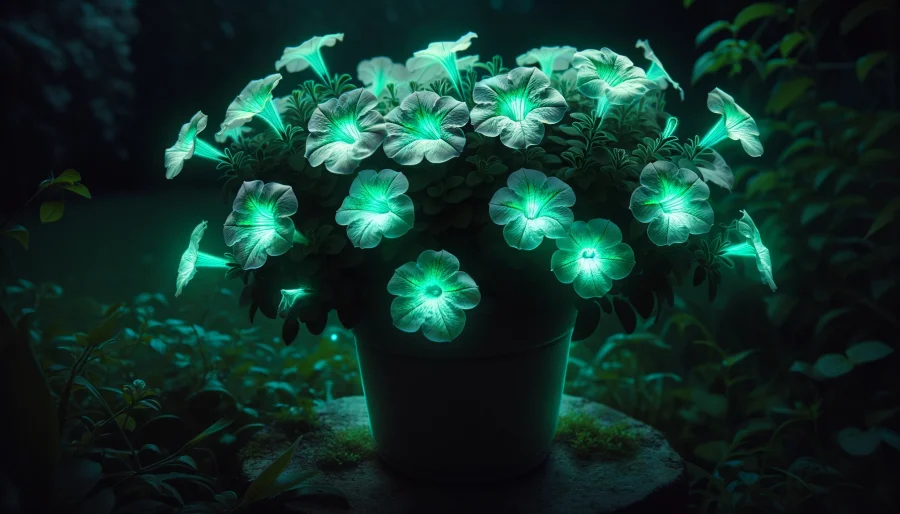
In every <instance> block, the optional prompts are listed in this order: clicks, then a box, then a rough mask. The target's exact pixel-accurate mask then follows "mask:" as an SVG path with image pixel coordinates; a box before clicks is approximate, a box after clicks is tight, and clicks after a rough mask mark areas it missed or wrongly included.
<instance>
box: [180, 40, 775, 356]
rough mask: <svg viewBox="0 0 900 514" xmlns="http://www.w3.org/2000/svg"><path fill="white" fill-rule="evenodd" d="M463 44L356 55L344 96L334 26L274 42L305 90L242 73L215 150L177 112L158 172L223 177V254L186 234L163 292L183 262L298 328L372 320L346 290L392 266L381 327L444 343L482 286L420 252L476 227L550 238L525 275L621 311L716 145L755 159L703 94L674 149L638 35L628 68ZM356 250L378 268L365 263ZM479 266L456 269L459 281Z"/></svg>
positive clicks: (592, 55)
mask: <svg viewBox="0 0 900 514" xmlns="http://www.w3.org/2000/svg"><path fill="white" fill-rule="evenodd" d="M477 37H478V36H477V34H475V33H473V32H469V33H467V34H465V35H463V36H462V37H460V38H459V39H458V40H456V41H445V42H435V43H431V44H429V45H427V47H426V48H424V49H423V50H419V51H417V52H415V53H414V54H413V56H412V57H410V58H409V59H407V60H406V61H405V63H403V61H399V62H395V61H394V60H392V59H391V58H389V57H385V56H377V57H373V58H370V59H366V60H363V61H361V62H360V63H359V65H358V66H357V69H356V74H357V79H358V81H359V84H360V86H359V87H357V86H356V85H355V84H354V83H353V78H352V77H351V76H349V75H344V74H336V75H334V74H331V73H330V71H329V67H328V66H327V63H326V60H325V57H326V55H327V54H328V53H329V52H332V51H334V50H328V52H325V53H323V49H326V48H330V47H334V46H336V45H337V43H340V42H342V41H343V40H344V34H343V33H337V34H328V35H324V36H316V37H313V38H310V39H309V40H307V41H305V42H304V43H302V44H300V45H299V46H294V47H287V48H285V49H284V52H283V54H282V56H281V58H280V59H279V60H278V61H277V62H276V63H275V69H276V71H281V72H283V73H298V74H300V73H307V74H308V76H309V77H312V78H309V79H306V80H305V81H304V82H302V83H301V84H300V86H299V87H298V88H296V89H294V90H292V91H290V92H289V94H286V95H284V96H275V90H276V88H277V87H278V86H279V84H280V83H281V82H282V79H283V77H282V75H281V74H279V73H273V74H271V75H269V76H267V77H264V78H262V79H259V80H252V81H250V82H249V83H248V84H247V86H246V87H245V88H244V89H243V90H242V91H241V92H240V93H239V94H238V95H237V96H236V97H235V99H234V101H233V102H232V103H231V105H229V106H228V107H227V109H226V110H225V116H224V120H223V121H222V123H221V129H220V131H219V132H218V133H217V134H216V137H215V140H216V141H217V142H219V143H227V144H228V146H227V147H226V148H224V149H222V150H219V149H217V148H216V147H215V146H213V145H212V144H210V143H207V142H205V141H204V140H203V139H201V138H200V137H199V135H200V133H201V132H202V131H203V130H204V129H205V128H206V126H207V120H208V117H207V116H206V115H205V114H203V113H202V112H197V113H196V114H195V115H194V116H193V117H192V118H191V119H190V121H189V122H188V123H185V124H184V125H183V126H182V127H181V129H180V131H179V133H178V136H177V139H176V142H175V144H174V145H173V146H172V147H170V148H168V149H167V150H166V152H165V165H166V176H167V177H168V178H170V179H171V178H174V177H176V176H177V175H179V174H180V173H181V172H182V170H183V168H184V166H185V163H186V161H188V160H189V159H191V158H192V157H194V156H198V157H202V158H204V159H207V160H212V161H214V162H215V163H216V166H217V168H219V169H222V170H224V174H225V177H226V184H225V189H226V193H228V194H234V195H235V198H234V202H233V212H232V213H231V214H230V215H229V216H228V218H227V219H226V220H225V222H224V227H223V235H224V240H225V243H226V244H227V245H228V246H229V247H230V248H231V253H230V254H228V256H227V259H222V258H215V257H212V256H208V255H206V254H203V253H202V252H200V251H199V244H200V239H201V238H202V236H203V234H204V232H205V230H206V228H207V222H203V223H201V224H200V225H198V226H197V227H196V228H195V229H194V231H193V233H192V235H191V238H190V244H189V247H188V249H187V251H185V253H184V255H183V257H182V260H181V263H180V265H179V270H178V278H177V283H176V286H177V294H180V293H181V291H182V289H183V287H184V286H185V285H186V284H187V282H188V281H190V280H191V279H192V278H193V277H194V275H195V274H196V272H197V268H199V267H220V268H227V269H228V274H229V276H243V277H244V280H245V283H246V284H247V285H246V288H248V289H247V291H245V294H244V295H243V297H244V298H245V299H249V301H250V302H251V304H252V305H251V309H252V310H254V311H255V310H256V309H259V310H260V311H261V312H263V313H264V314H266V315H267V316H275V315H276V314H277V315H280V316H281V317H284V318H285V319H286V320H289V321H291V322H293V323H295V324H296V320H297V319H299V320H300V321H303V322H305V323H306V324H307V326H308V327H309V328H310V330H311V331H315V330H317V329H318V328H317V327H323V326H324V319H325V317H326V316H327V315H328V312H329V311H330V310H335V309H336V310H338V313H339V315H340V316H341V320H342V321H344V322H345V324H347V325H348V327H349V326H352V325H353V324H354V323H355V322H357V321H358V320H359V319H360V318H365V317H366V316H377V315H378V313H367V312H361V311H360V309H359V308H358V305H359V301H357V300H356V299H355V297H354V294H356V295H358V292H357V293H354V292H353V291H354V286H353V285H351V284H352V281H353V280H360V279H362V278H366V279H372V277H375V276H380V275H377V274H376V271H375V270H376V268H377V266H376V264H377V263H378V262H383V261H392V260H394V259H399V260H398V261H397V262H403V261H408V262H406V264H403V265H402V266H399V267H396V268H395V271H394V273H393V277H392V278H390V280H386V281H384V282H381V284H382V286H381V287H384V288H386V290H387V291H386V292H387V293H389V294H390V295H393V296H394V299H393V303H392V304H391V306H390V315H391V317H392V319H393V322H394V325H395V326H396V327H397V328H398V329H400V330H402V331H405V332H416V331H421V332H422V334H423V335H424V337H425V338H427V339H428V340H431V341H435V342H448V341H452V340H454V339H455V338H457V337H458V336H459V335H460V334H461V333H462V331H463V328H464V326H465V322H466V314H465V312H464V311H465V310H468V309H473V308H476V307H477V306H478V304H479V303H480V301H481V294H482V293H481V291H480V289H479V287H478V285H477V284H476V281H475V279H473V277H472V276H470V275H469V274H467V273H464V272H462V271H460V259H459V258H457V257H456V256H455V255H454V254H453V253H451V252H450V251H448V250H446V249H442V250H440V251H436V250H435V249H437V248H450V249H451V250H452V251H453V252H454V253H456V254H457V255H460V256H461V257H462V258H463V260H466V259H469V258H470V257H471V256H472V255H474V253H473V251H472V250H473V248H474V247H478V246H480V245H481V243H480V242H478V241H479V240H477V239H476V238H471V239H468V240H467V236H468V235H467V236H463V237H462V238H460V237H446V238H445V237H444V235H445V234H459V231H463V233H464V231H466V230H467V229H469V227H480V228H478V230H473V231H472V235H475V234H476V233H477V234H483V235H486V236H487V237H493V238H500V237H502V239H503V240H504V241H505V243H506V245H505V246H508V247H510V248H512V249H514V250H513V251H521V252H532V253H531V254H530V256H529V257H527V258H526V257H525V256H524V254H523V260H524V261H527V260H528V259H531V257H537V256H539V255H544V254H543V253H542V252H539V251H537V250H538V249H539V248H540V247H541V246H542V245H543V244H544V240H545V239H551V240H553V242H552V243H548V244H551V245H552V244H555V247H556V249H555V251H554V252H553V253H552V255H549V254H547V256H545V257H542V258H541V257H538V258H539V259H540V261H541V263H542V264H541V266H542V267H543V268H544V271H543V272H544V273H552V274H553V275H555V277H556V279H558V281H559V282H561V283H563V284H572V287H573V289H574V293H575V294H576V295H577V296H578V297H581V298H583V299H592V298H602V297H604V296H608V295H611V296H612V297H613V298H615V299H616V300H617V301H621V300H623V299H628V297H629V295H631V294H635V293H634V291H635V290H636V289H639V288H637V286H633V287H629V288H618V287H617V285H616V281H622V280H625V279H627V278H628V277H629V275H632V274H639V275H641V278H640V279H639V280H638V281H637V282H636V283H639V284H649V283H657V282H659V281H656V282H653V281H652V280H650V279H648V278H647V277H649V276H655V275H654V274H658V273H660V272H659V271H658V270H655V269H651V268H648V266H650V264H648V263H646V262H642V260H641V259H643V256H644V255H647V254H654V252H652V249H653V247H655V246H661V247H672V248H673V249H675V250H677V249H678V248H682V247H686V246H687V245H689V244H691V243H690V241H691V239H692V238H698V237H702V236H703V235H704V234H707V233H709V232H710V231H712V229H713V227H714V213H713V208H712V205H711V204H710V193H711V191H710V188H709V186H708V185H707V183H708V182H711V183H714V184H716V185H718V186H720V187H721V188H724V189H725V190H728V191H730V190H731V189H732V188H733V187H734V176H733V174H732V172H731V168H730V167H729V166H728V164H727V163H726V161H725V159H724V157H723V156H722V155H721V154H720V153H719V151H717V149H718V150H721V148H720V146H721V144H722V143H724V142H725V141H727V140H729V139H730V140H736V141H740V143H741V145H742V147H743V149H744V151H745V152H746V153H747V154H748V155H750V156H753V157H756V156H760V155H762V153H763V149H762V144H761V142H760V139H759V130H758V128H757V126H756V123H755V121H754V120H753V118H752V117H751V116H750V115H749V114H748V113H747V111H746V110H744V109H743V108H741V106H739V105H738V104H737V103H736V101H735V100H734V98H733V97H731V96H729V95H728V94H726V93H725V92H724V91H722V90H720V89H718V88H716V89H714V90H713V91H712V92H710V93H709V96H708V102H707V104H708V107H709V110H710V111H711V112H712V113H714V114H717V115H719V117H718V118H717V119H716V121H715V123H713V124H712V127H711V128H710V129H709V131H708V132H707V133H706V134H705V135H704V136H703V137H699V136H697V137H694V138H692V139H686V140H685V142H684V143H681V142H679V139H678V137H677V136H676V135H675V133H676V130H677V128H678V119H677V118H675V117H673V116H671V115H669V114H668V113H665V112H663V111H662V110H661V109H662V107H661V106H662V105H664V103H665V102H663V101H662V97H663V95H664V93H665V91H666V90H667V89H669V88H671V89H674V90H676V91H677V92H678V94H679V96H680V97H681V98H682V99H683V97H684V90H682V88H681V87H680V85H679V84H678V83H677V82H676V81H675V80H674V79H673V78H672V76H671V75H670V73H669V71H668V70H667V69H666V68H665V67H664V65H663V63H662V61H661V59H660V57H659V56H658V55H657V54H656V53H655V52H654V51H653V50H652V49H651V47H650V44H649V42H648V41H646V40H638V41H637V43H636V45H635V47H636V48H638V49H641V50H643V57H644V59H646V61H647V62H648V63H649V64H648V67H647V68H646V69H643V68H641V67H640V66H638V65H635V63H634V62H633V61H632V60H631V59H629V58H628V57H626V56H624V55H621V54H618V53H616V52H614V51H613V50H611V49H609V48H600V49H591V48H588V49H581V50H579V49H576V48H574V47H571V46H547V47H540V48H534V49H531V50H529V51H527V52H525V53H523V54H522V55H520V56H518V57H517V58H516V60H515V64H516V67H514V68H512V69H508V68H506V67H504V66H503V59H502V58H500V57H499V56H495V57H494V58H492V59H490V60H487V61H484V62H482V61H481V60H480V58H479V56H478V55H474V54H473V55H462V54H463V53H464V52H466V51H468V50H469V48H470V47H471V46H472V45H473V44H474V42H475V40H476V38H477ZM310 71H311V72H312V73H311V74H309V72H310ZM291 82H296V81H291ZM254 120H258V121H256V122H254ZM260 121H261V122H262V124H260V123H259V122H260ZM714 148H715V149H714ZM364 163H365V164H364ZM361 168H362V169H361ZM573 186H574V187H573ZM575 187H577V188H578V191H577V192H576V189H575ZM576 197H578V201H577V202H576ZM625 205H627V206H628V209H627V210H626V209H624V208H623V207H622V206H625ZM617 209H618V210H617ZM632 219H633V220H634V221H635V222H637V223H642V224H646V237H643V236H642V235H641V236H639V237H635V236H634V234H636V233H637V232H638V231H636V230H634V229H635V228H637V227H640V225H638V224H637V223H636V224H634V226H633V228H632V230H630V231H629V233H631V234H632V237H630V238H628V240H627V242H626V240H625V237H624V236H623V232H622V229H620V226H621V227H623V228H624V227H625V225H622V223H629V222H631V220H632ZM612 220H616V222H613V221H612ZM491 222H493V224H491ZM499 227H502V229H501V228H499ZM728 234H730V235H731V236H733V237H731V238H730V242H729V244H727V245H725V246H723V247H722V248H723V249H722V250H721V252H720V253H721V254H722V255H723V256H725V257H723V258H728V256H730V257H752V258H753V259H754V260H755V262H756V264H757V268H758V270H759V272H760V275H761V277H762V281H763V283H765V284H768V285H769V286H770V287H771V288H772V289H773V290H774V289H775V283H774V279H773V277H772V263H771V257H770V255H769V251H768V249H767V248H766V247H765V246H764V245H763V244H762V239H761V236H760V233H759V230H758V229H757V227H756V225H755V224H754V222H753V220H752V219H750V216H749V215H747V214H746V212H744V213H743V217H742V218H741V219H740V220H736V221H735V222H734V223H733V224H732V225H731V226H730V227H729V228H728ZM498 240H499V239H498ZM460 241H467V242H466V243H465V244H460ZM347 243H349V244H347ZM648 243H649V244H648ZM501 244H502V242H501ZM429 248H432V249H429ZM481 248H482V250H483V249H484V247H483V246H481ZM423 249H424V251H423ZM507 251H508V250H507ZM375 252H377V253H378V254H380V255H381V258H380V259H378V258H373V259H370V260H368V261H367V259H366V256H367V255H372V254H373V253H375ZM657 253H658V252H657ZM413 255H418V257H417V258H416V259H415V260H414V261H413V260H411V259H412V256H413ZM636 256H637V257H636ZM547 260H549V262H547ZM361 263H366V264H362V265H361ZM369 263H371V265H372V266H373V267H371V269H369ZM475 263H476V261H475V260H473V261H467V265H469V264H475ZM361 268H365V269H361ZM501 272H502V271H501ZM483 273H484V270H483V269H481V268H475V269H473V274H474V275H475V278H478V279H479V280H481V279H482V278H484V277H483V275H480V274H483ZM663 273H666V272H663ZM663 283H664V284H667V282H666V281H663ZM660 287H665V286H660ZM366 294H367V295H375V294H378V293H377V292H375V291H366ZM380 294H384V289H382V290H381V293H380ZM651 298H652V296H651ZM586 303H590V302H586ZM276 305H277V307H276ZM651 307H652V303H651ZM640 311H641V309H639V312H640ZM294 332H295V330H294Z"/></svg>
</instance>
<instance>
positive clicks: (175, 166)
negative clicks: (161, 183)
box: [166, 111, 209, 179]
mask: <svg viewBox="0 0 900 514" xmlns="http://www.w3.org/2000/svg"><path fill="white" fill-rule="evenodd" d="M208 120H209V117H208V116H207V115H205V114H203V111H197V113H196V114H194V115H193V116H191V120H190V121H188V122H187V123H185V124H184V125H182V126H181V129H180V130H179V131H178V139H177V140H175V144H174V145H172V146H171V147H169V148H167V149H166V178H167V179H173V178H175V177H177V176H178V174H179V173H181V170H182V168H183V167H184V161H186V160H188V159H190V158H191V157H193V156H194V145H195V141H196V140H197V135H198V134H200V133H201V132H203V131H204V130H206V123H207V121H208Z"/></svg>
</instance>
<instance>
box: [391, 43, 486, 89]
mask: <svg viewBox="0 0 900 514" xmlns="http://www.w3.org/2000/svg"><path fill="white" fill-rule="evenodd" d="M477 37H478V34H476V33H474V32H468V33H466V34H465V35H464V36H462V37H461V38H459V39H457V40H456V41H443V42H439V43H431V44H429V45H428V48H426V49H424V50H419V51H417V52H415V53H414V54H413V56H412V57H410V58H409V59H408V60H407V61H406V67H407V68H408V69H409V71H410V72H412V73H420V74H421V73H426V71H427V70H440V71H441V72H443V73H444V74H445V75H446V77H447V78H448V79H449V80H450V83H451V85H452V86H453V89H454V91H455V92H456V94H457V95H458V97H459V98H463V87H462V77H461V76H460V74H459V70H460V68H461V67H463V68H464V67H465V65H463V66H460V64H459V62H458V61H459V60H460V59H461V58H460V57H458V56H457V55H456V54H457V52H464V51H466V50H468V49H469V47H470V46H472V40H473V39H475V38H477ZM468 58H469V59H474V60H475V61H477V60H478V56H469V57H468ZM426 76H427V75H426Z"/></svg>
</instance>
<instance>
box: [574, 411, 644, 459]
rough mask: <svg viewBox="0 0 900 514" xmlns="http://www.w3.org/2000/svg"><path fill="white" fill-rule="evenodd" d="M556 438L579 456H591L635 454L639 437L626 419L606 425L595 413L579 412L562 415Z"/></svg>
mask: <svg viewBox="0 0 900 514" xmlns="http://www.w3.org/2000/svg"><path fill="white" fill-rule="evenodd" d="M556 439H557V440H559V441H562V442H564V443H566V444H567V445H569V447H571V448H572V450H573V451H574V452H575V455H577V456H578V457H582V458H589V457H593V456H605V457H626V456H628V455H632V454H633V453H634V452H635V451H636V450H637V448H638V439H639V438H638V435H637V434H636V433H634V431H633V430H632V429H631V428H630V427H629V426H628V423H626V422H619V423H614V424H610V425H604V424H602V423H600V422H599V421H598V420H597V419H596V418H594V417H593V416H590V415H588V414H585V413H583V412H576V413H573V414H564V415H562V416H560V418H559V424H558V425H557V428H556Z"/></svg>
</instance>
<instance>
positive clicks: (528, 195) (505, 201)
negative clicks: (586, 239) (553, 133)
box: [488, 169, 575, 250]
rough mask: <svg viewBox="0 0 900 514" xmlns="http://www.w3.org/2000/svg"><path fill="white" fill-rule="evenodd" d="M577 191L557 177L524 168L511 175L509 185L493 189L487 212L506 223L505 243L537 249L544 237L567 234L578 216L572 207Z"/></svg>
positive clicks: (498, 220)
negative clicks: (495, 190)
mask: <svg viewBox="0 0 900 514" xmlns="http://www.w3.org/2000/svg"><path fill="white" fill-rule="evenodd" d="M573 205H575V192H574V191H572V188H571V187H570V186H569V185H568V184H566V183H565V182H563V181H562V180H559V179H558V178H556V177H547V175H545V174H543V173H542V172H540V171H537V170H528V169H521V170H519V171H516V172H514V173H512V174H510V176H509V180H508V181H507V187H504V188H502V189H500V190H498V191H497V192H496V193H494V196H493V197H492V198H491V202H490V204H489V210H488V212H489V213H490V215H491V220H492V221H493V222H494V223H496V224H498V225H503V238H504V239H505V240H506V243H507V244H508V245H509V246H511V247H513V248H517V249H519V250H534V249H535V248H537V247H538V246H539V245H540V244H541V242H542V241H543V240H544V238H545V237H547V238H549V239H560V238H564V237H566V236H567V233H568V230H569V227H570V226H571V225H572V222H573V221H574V220H575V215H574V214H573V213H572V209H571V207H572V206H573Z"/></svg>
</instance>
